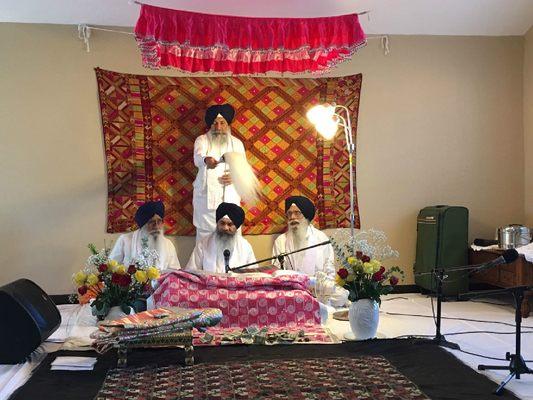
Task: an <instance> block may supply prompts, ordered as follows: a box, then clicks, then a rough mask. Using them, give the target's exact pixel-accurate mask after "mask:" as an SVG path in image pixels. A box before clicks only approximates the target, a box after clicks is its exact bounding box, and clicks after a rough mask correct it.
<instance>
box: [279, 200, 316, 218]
mask: <svg viewBox="0 0 533 400" xmlns="http://www.w3.org/2000/svg"><path fill="white" fill-rule="evenodd" d="M293 204H295V205H296V207H298V208H299V209H300V211H301V212H302V214H303V215H304V217H305V218H306V219H308V220H309V221H312V220H313V218H315V205H314V204H313V202H312V201H311V200H309V199H308V198H307V197H304V196H291V197H288V198H287V200H285V212H287V211H288V210H289V208H290V207H291V206H292V205H293Z"/></svg>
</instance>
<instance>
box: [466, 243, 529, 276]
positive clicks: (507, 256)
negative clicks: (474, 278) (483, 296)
mask: <svg viewBox="0 0 533 400" xmlns="http://www.w3.org/2000/svg"><path fill="white" fill-rule="evenodd" d="M517 258H518V252H517V251H516V250H515V249H509V250H506V251H504V252H503V254H502V255H501V256H499V257H498V258H495V259H494V260H492V261H489V262H486V263H483V264H481V265H480V266H478V268H477V269H475V270H474V271H473V272H474V273H477V272H481V271H484V270H486V269H489V268H492V267H497V266H498V265H502V264H510V263H512V262H514V261H515V260H516V259H517Z"/></svg>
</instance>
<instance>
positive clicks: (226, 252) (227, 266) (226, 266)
mask: <svg viewBox="0 0 533 400" xmlns="http://www.w3.org/2000/svg"><path fill="white" fill-rule="evenodd" d="M222 254H223V255H224V267H225V269H226V274H227V273H228V272H229V256H230V254H231V253H230V251H229V250H228V249H226V250H224V252H223V253H222Z"/></svg>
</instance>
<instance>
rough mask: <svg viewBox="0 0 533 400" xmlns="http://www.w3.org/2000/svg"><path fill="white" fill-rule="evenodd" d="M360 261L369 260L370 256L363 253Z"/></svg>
mask: <svg viewBox="0 0 533 400" xmlns="http://www.w3.org/2000/svg"><path fill="white" fill-rule="evenodd" d="M361 261H362V262H369V261H370V257H368V256H366V255H363V257H361Z"/></svg>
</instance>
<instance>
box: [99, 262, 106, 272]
mask: <svg viewBox="0 0 533 400" xmlns="http://www.w3.org/2000/svg"><path fill="white" fill-rule="evenodd" d="M98 271H100V272H106V271H107V264H100V265H99V266H98Z"/></svg>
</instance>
